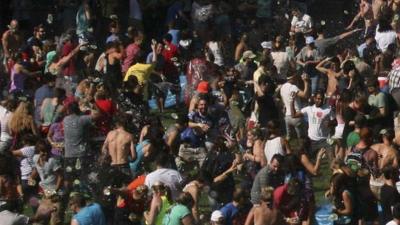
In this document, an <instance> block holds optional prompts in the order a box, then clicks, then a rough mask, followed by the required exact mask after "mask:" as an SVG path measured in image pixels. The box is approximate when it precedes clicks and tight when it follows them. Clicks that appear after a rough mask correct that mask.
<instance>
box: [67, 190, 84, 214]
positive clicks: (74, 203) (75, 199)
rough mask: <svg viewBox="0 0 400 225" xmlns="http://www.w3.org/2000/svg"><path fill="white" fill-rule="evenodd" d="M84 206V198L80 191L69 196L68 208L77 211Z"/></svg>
mask: <svg viewBox="0 0 400 225" xmlns="http://www.w3.org/2000/svg"><path fill="white" fill-rule="evenodd" d="M85 206H86V199H85V197H84V196H83V195H82V194H80V193H74V194H72V196H70V198H69V207H70V209H71V210H72V211H73V212H75V213H77V212H79V210H80V209H81V208H83V207H85Z"/></svg>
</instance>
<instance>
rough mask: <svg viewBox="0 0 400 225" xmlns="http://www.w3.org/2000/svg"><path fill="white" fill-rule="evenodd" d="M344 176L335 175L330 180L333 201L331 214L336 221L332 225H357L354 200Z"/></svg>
mask: <svg viewBox="0 0 400 225" xmlns="http://www.w3.org/2000/svg"><path fill="white" fill-rule="evenodd" d="M347 183H348V179H347V176H346V175H345V174H341V173H338V174H335V175H333V176H332V178H331V186H330V194H331V196H332V199H333V210H332V212H333V213H336V215H337V216H338V219H337V220H336V222H335V223H334V224H357V222H358V221H357V219H356V217H355V210H356V206H355V199H354V196H353V194H352V192H351V190H350V188H351V187H349V185H348V184H347Z"/></svg>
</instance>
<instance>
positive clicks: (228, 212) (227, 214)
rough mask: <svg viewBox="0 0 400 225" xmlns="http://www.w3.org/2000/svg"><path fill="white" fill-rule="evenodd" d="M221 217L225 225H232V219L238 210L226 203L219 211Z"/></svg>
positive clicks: (231, 204)
mask: <svg viewBox="0 0 400 225" xmlns="http://www.w3.org/2000/svg"><path fill="white" fill-rule="evenodd" d="M220 211H221V212H222V215H224V218H225V224H226V225H232V221H233V218H235V216H236V214H237V213H238V212H239V209H238V208H237V207H236V206H234V205H233V203H228V204H226V205H225V206H224V207H222V208H221V209H220Z"/></svg>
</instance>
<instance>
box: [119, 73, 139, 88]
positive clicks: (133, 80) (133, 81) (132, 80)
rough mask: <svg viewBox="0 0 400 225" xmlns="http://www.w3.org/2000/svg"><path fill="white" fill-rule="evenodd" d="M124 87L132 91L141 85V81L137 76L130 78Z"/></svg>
mask: <svg viewBox="0 0 400 225" xmlns="http://www.w3.org/2000/svg"><path fill="white" fill-rule="evenodd" d="M123 85H124V87H125V88H126V89H130V90H132V89H134V88H136V87H137V86H138V85H139V81H138V79H137V77H136V76H129V77H128V80H126V81H125V82H124V84H123Z"/></svg>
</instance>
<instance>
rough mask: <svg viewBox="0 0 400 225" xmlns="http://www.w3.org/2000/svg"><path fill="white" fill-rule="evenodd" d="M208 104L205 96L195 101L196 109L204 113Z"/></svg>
mask: <svg viewBox="0 0 400 225" xmlns="http://www.w3.org/2000/svg"><path fill="white" fill-rule="evenodd" d="M207 109H208V104H207V100H206V99H205V98H200V100H199V102H198V103H197V110H198V111H199V113H201V114H203V115H205V114H206V113H207Z"/></svg>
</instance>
